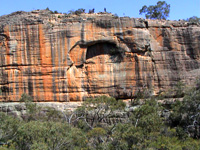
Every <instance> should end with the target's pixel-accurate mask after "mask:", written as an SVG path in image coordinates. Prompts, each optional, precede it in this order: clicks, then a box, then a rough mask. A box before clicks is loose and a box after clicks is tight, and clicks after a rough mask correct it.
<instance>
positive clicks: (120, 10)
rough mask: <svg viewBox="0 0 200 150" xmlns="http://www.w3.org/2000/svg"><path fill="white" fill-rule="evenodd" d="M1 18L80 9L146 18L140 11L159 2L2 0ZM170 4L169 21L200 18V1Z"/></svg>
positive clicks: (170, 1) (171, 0)
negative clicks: (28, 13)
mask: <svg viewBox="0 0 200 150" xmlns="http://www.w3.org/2000/svg"><path fill="white" fill-rule="evenodd" d="M0 1H2V2H0V16H2V15H6V14H10V13H12V12H15V11H21V10H22V11H32V10H36V9H46V8H47V7H48V8H49V9H50V10H52V11H55V10H57V11H58V12H62V13H67V12H68V11H69V10H77V9H79V8H84V9H86V12H88V10H89V9H93V8H94V9H95V12H99V11H104V8H106V10H107V12H111V13H113V14H117V15H118V16H120V17H123V16H129V17H134V18H142V17H143V18H145V15H139V10H140V9H141V8H142V6H144V5H147V6H149V5H156V3H157V2H158V1H159V0H0ZM165 1H166V2H167V4H170V14H169V17H168V18H167V19H169V20H179V19H187V18H189V17H192V16H197V17H200V0H165Z"/></svg>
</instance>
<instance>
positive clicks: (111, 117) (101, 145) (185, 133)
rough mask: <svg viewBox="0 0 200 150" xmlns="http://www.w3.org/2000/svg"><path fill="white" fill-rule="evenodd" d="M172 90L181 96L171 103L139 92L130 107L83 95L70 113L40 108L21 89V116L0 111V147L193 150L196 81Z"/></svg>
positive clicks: (199, 119)
mask: <svg viewBox="0 0 200 150" xmlns="http://www.w3.org/2000/svg"><path fill="white" fill-rule="evenodd" d="M176 90H177V91H176V92H178V93H179V94H180V95H181V96H183V99H182V100H181V101H180V100H177V101H175V102H174V103H173V104H171V105H166V104H163V103H162V102H161V103H160V102H159V101H158V99H160V98H161V97H155V96H148V97H147V96H146V95H142V94H141V93H138V97H137V98H136V99H135V100H134V101H132V103H131V107H129V108H128V107H126V104H125V103H124V102H122V101H120V100H116V99H114V98H112V97H106V96H101V97H98V98H94V99H87V100H86V101H84V102H83V105H82V106H81V107H79V108H77V109H76V110H75V111H74V112H60V111H57V110H55V109H52V108H46V109H45V111H44V109H41V108H40V107H39V106H37V105H36V104H35V103H33V102H31V97H30V96H27V95H25V94H24V95H22V98H21V101H25V103H26V107H27V113H26V115H25V116H24V117H23V119H19V118H16V117H13V116H9V115H7V114H5V113H0V144H1V146H0V149H1V150H8V149H9V150H15V149H17V150H68V149H69V150H70V149H73V150H74V149H91V150H92V149H106V150H107V149H110V150H129V149H138V150H140V149H152V150H168V149H169V150H171V149H174V150H179V149H180V150H182V149H183V150H197V149H199V147H200V140H199V138H200V126H199V125H200V114H199V113H200V82H197V84H196V86H195V87H193V88H190V89H188V88H187V89H186V88H183V85H182V84H179V85H178V86H177V88H176ZM144 93H146V90H145V92H144ZM162 97H163V95H162ZM141 98H142V99H141Z"/></svg>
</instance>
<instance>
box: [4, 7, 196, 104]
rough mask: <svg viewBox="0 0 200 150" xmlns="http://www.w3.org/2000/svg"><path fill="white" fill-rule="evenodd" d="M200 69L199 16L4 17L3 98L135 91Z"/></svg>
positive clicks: (189, 77) (73, 97)
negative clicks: (196, 21)
mask: <svg viewBox="0 0 200 150" xmlns="http://www.w3.org/2000/svg"><path fill="white" fill-rule="evenodd" d="M199 76H200V25H198V24H191V23H187V22H178V21H159V20H144V19H133V18H128V17H123V18H117V17H115V16H112V15H111V14H82V15H81V16H69V15H64V14H51V13H50V12H48V11H33V12H16V13H13V14H10V15H6V16H2V17H0V87H1V91H2V92H1V96H0V100H1V101H18V100H19V98H20V97H21V94H23V93H27V94H29V95H31V96H32V97H33V98H34V100H35V101H60V102H61V101H80V100H84V99H85V98H87V97H93V96H99V95H102V94H105V95H110V96H114V97H116V98H130V96H131V95H132V94H133V95H134V94H135V93H137V91H138V90H139V89H141V88H143V87H147V88H150V89H152V90H153V93H154V94H156V93H158V92H159V91H161V90H162V91H163V90H168V89H170V88H172V87H173V86H174V85H176V84H177V82H178V81H182V82H185V83H191V81H194V80H195V79H196V78H197V77H199Z"/></svg>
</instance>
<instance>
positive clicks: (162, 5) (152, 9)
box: [140, 1, 170, 19]
mask: <svg viewBox="0 0 200 150" xmlns="http://www.w3.org/2000/svg"><path fill="white" fill-rule="evenodd" d="M169 12H170V5H169V4H167V3H166V2H165V1H158V2H157V5H150V6H149V7H147V6H146V5H144V6H143V7H142V9H140V15H141V14H143V13H145V17H146V18H147V19H167V17H168V16H169Z"/></svg>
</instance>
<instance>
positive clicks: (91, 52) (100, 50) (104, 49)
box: [86, 42, 124, 62]
mask: <svg viewBox="0 0 200 150" xmlns="http://www.w3.org/2000/svg"><path fill="white" fill-rule="evenodd" d="M100 55H102V56H103V55H110V59H111V60H112V61H113V62H121V61H122V60H123V56H124V51H123V50H121V49H120V48H119V47H117V46H116V44H114V43H109V42H101V43H96V44H94V45H91V46H89V47H88V48H87V54H86V60H87V59H90V58H93V57H95V56H100Z"/></svg>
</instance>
